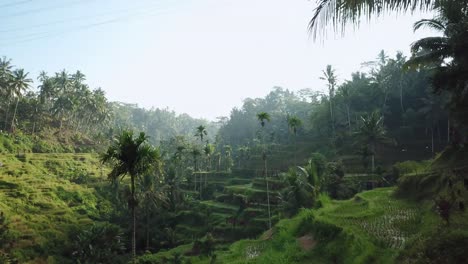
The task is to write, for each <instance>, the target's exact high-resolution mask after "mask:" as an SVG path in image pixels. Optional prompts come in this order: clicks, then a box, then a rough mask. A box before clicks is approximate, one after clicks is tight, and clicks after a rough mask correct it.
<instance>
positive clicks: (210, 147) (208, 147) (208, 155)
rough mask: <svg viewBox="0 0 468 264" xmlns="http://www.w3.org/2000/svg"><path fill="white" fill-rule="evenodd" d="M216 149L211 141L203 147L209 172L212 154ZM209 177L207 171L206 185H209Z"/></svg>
mask: <svg viewBox="0 0 468 264" xmlns="http://www.w3.org/2000/svg"><path fill="white" fill-rule="evenodd" d="M214 151H215V146H214V145H213V144H210V143H206V145H205V147H204V148H203V152H204V154H205V156H206V160H207V163H206V170H207V172H209V171H211V156H212V155H213V153H214ZM207 177H208V175H207V173H205V187H206V185H207Z"/></svg>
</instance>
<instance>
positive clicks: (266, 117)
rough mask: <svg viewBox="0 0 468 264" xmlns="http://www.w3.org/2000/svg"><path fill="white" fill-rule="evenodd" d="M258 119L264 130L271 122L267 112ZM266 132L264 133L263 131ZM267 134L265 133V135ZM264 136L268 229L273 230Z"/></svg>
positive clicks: (259, 115)
mask: <svg viewBox="0 0 468 264" xmlns="http://www.w3.org/2000/svg"><path fill="white" fill-rule="evenodd" d="M257 119H258V121H259V122H260V125H261V127H262V130H263V129H264V128H265V121H268V122H270V115H269V114H268V113H266V112H260V113H258V114H257ZM263 132H264V131H263ZM263 134H265V133H263ZM264 138H265V137H264V136H262V139H263V140H262V141H263V142H262V143H263V152H262V159H263V176H264V177H265V183H266V193H267V204H268V227H269V228H270V229H271V213H270V188H269V186H268V169H267V154H266V145H265V142H264V141H265V140H264Z"/></svg>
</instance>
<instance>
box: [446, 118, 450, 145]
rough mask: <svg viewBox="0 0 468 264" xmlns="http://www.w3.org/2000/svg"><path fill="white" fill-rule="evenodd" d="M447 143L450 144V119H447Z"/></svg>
mask: <svg viewBox="0 0 468 264" xmlns="http://www.w3.org/2000/svg"><path fill="white" fill-rule="evenodd" d="M447 143H450V117H448V118H447Z"/></svg>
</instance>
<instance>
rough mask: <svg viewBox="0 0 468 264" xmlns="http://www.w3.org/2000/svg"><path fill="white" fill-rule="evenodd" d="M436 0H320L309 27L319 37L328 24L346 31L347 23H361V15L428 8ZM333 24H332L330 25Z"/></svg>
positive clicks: (368, 16) (338, 29)
mask: <svg viewBox="0 0 468 264" xmlns="http://www.w3.org/2000/svg"><path fill="white" fill-rule="evenodd" d="M436 2H437V1H436V0H381V1H377V2H376V1H365V0H357V1H356V0H318V5H317V7H316V8H315V10H314V13H313V15H312V19H311V20H310V22H309V29H310V31H311V32H312V34H313V35H314V37H317V36H318V34H319V33H320V32H324V31H325V29H326V27H327V26H331V27H332V28H334V29H335V30H337V31H342V32H343V31H344V28H345V25H347V24H353V25H359V23H360V21H361V17H367V18H368V19H369V18H370V17H371V16H372V15H375V16H379V15H381V14H384V13H386V12H388V11H402V12H406V11H415V10H423V11H425V10H428V9H430V8H431V7H432V6H433V5H434V3H436ZM330 24H331V25H330Z"/></svg>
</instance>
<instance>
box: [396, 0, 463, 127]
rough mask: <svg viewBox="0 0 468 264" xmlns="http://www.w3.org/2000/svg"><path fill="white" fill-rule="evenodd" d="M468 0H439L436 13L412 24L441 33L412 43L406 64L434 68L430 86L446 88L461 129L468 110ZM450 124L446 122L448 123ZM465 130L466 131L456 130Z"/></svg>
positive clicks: (453, 115) (415, 27)
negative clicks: (409, 56)
mask: <svg viewBox="0 0 468 264" xmlns="http://www.w3.org/2000/svg"><path fill="white" fill-rule="evenodd" d="M467 6H468V1H467V0H457V1H440V2H438V3H437V4H436V5H435V10H436V12H437V15H436V16H435V17H434V18H433V19H422V20H420V21H418V22H416V23H415V24H414V29H415V30H418V29H420V28H423V27H428V28H431V29H433V30H437V31H439V32H441V33H442V36H437V37H426V38H423V39H420V40H418V41H416V42H414V43H413V44H412V46H411V52H412V57H411V58H410V60H409V61H408V62H407V63H406V65H405V66H406V67H407V68H422V67H426V68H429V69H431V70H432V71H433V76H432V86H433V87H434V89H435V92H436V93H441V92H444V91H445V92H448V93H450V95H451V100H450V103H449V104H448V106H449V110H450V116H451V117H454V118H455V119H457V121H458V124H459V125H460V126H462V127H465V128H464V129H467V128H466V126H467V124H466V121H465V120H466V115H467V114H468V102H467V101H468V100H467V99H468V97H467V87H468V41H467V39H468V8H467ZM448 127H449V126H448ZM459 132H460V133H461V134H466V131H459Z"/></svg>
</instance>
